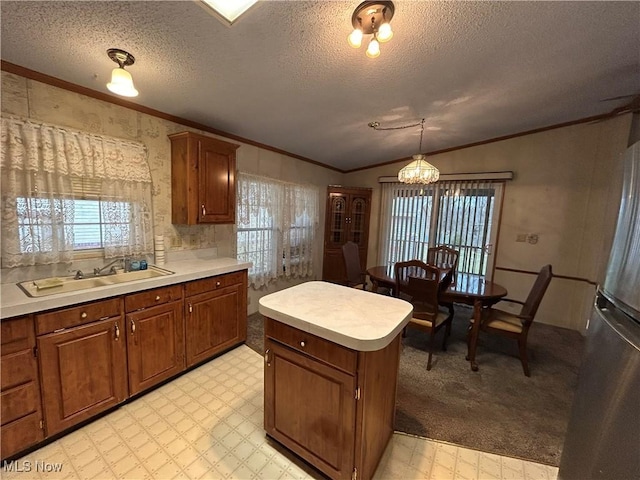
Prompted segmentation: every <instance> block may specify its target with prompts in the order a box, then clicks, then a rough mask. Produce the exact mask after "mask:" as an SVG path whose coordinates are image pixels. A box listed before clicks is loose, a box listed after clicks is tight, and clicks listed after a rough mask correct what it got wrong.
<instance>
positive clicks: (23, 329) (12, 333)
mask: <svg viewBox="0 0 640 480" xmlns="http://www.w3.org/2000/svg"><path fill="white" fill-rule="evenodd" d="M33 337H34V332H33V320H32V319H31V317H18V318H12V319H9V320H3V321H2V326H1V327H0V343H1V344H2V347H1V348H2V355H6V354H7V353H12V352H17V351H19V350H24V349H25V348H29V347H32V346H33V345H34V344H35V339H33Z"/></svg>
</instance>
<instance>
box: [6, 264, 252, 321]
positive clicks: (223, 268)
mask: <svg viewBox="0 0 640 480" xmlns="http://www.w3.org/2000/svg"><path fill="white" fill-rule="evenodd" d="M250 267H251V263H250V262H244V261H239V260H236V259H235V258H227V257H222V258H215V259H210V260H206V261H203V260H193V261H181V262H168V263H166V264H164V265H162V268H164V269H166V270H171V271H172V272H174V273H173V274H172V275H167V276H164V277H155V278H150V279H143V280H135V281H131V282H127V283H121V284H116V285H108V286H104V287H98V288H93V289H87V290H78V291H76V292H69V293H64V294H54V295H50V296H46V297H39V298H34V297H28V296H27V295H25V294H24V292H23V291H22V290H21V289H20V288H19V287H18V286H17V285H16V284H15V283H8V284H2V285H0V288H1V291H0V319H2V320H4V319H9V318H13V317H17V316H21V315H27V314H30V313H36V312H41V311H45V310H52V309H56V308H62V307H68V306H71V305H76V304H80V303H85V302H90V301H94V300H101V299H104V298H110V297H117V296H120V295H127V294H131V293H137V292H141V291H144V290H149V289H152V288H158V287H165V286H169V285H175V284H177V283H185V282H189V281H192V280H199V279H202V278H207V277H213V276H216V275H224V274H226V273H233V272H237V271H241V270H247V269H249V268H250Z"/></svg>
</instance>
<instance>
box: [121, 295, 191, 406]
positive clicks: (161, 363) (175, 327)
mask: <svg viewBox="0 0 640 480" xmlns="http://www.w3.org/2000/svg"><path fill="white" fill-rule="evenodd" d="M125 310H126V311H127V315H126V324H127V327H126V330H127V332H126V336H127V352H128V357H129V362H128V363H129V369H128V373H129V395H136V394H138V393H140V392H142V391H144V390H147V389H148V388H151V387H153V386H154V385H157V384H158V383H160V382H163V381H164V380H167V379H169V378H171V377H173V376H175V375H177V374H179V373H180V372H182V371H183V370H184V369H185V364H184V319H183V315H182V285H174V286H170V287H163V288H157V289H154V290H148V291H145V292H142V293H138V294H134V295H129V296H127V297H125Z"/></svg>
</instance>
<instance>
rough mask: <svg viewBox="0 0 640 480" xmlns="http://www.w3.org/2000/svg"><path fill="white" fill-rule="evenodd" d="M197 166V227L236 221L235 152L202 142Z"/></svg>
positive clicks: (218, 144)
mask: <svg viewBox="0 0 640 480" xmlns="http://www.w3.org/2000/svg"><path fill="white" fill-rule="evenodd" d="M199 144H200V152H199V163H198V177H199V180H198V181H199V187H198V191H199V194H198V197H199V201H200V202H199V203H200V212H199V215H198V222H199V223H234V222H235V218H236V210H235V205H236V190H235V171H236V160H235V159H236V154H235V149H233V150H231V149H229V148H223V147H221V146H220V142H217V141H211V140H209V139H202V140H201V141H200V142H199Z"/></svg>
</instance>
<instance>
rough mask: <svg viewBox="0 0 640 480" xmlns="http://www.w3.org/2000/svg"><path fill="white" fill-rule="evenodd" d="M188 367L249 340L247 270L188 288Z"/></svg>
mask: <svg viewBox="0 0 640 480" xmlns="http://www.w3.org/2000/svg"><path fill="white" fill-rule="evenodd" d="M185 326H186V328H185V330H186V361H187V367H190V366H192V365H195V364H197V363H200V362H202V361H204V360H207V359H209V358H211V357H213V356H214V355H216V354H217V353H220V352H222V351H223V350H226V349H227V348H229V347H232V346H234V345H238V344H240V343H242V342H244V341H245V340H246V339H247V271H246V270H244V271H242V272H237V273H233V274H228V275H224V276H219V277H211V278H205V279H203V280H196V281H194V282H189V283H187V284H186V285H185Z"/></svg>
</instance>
